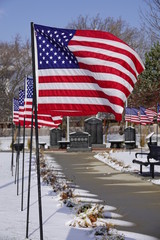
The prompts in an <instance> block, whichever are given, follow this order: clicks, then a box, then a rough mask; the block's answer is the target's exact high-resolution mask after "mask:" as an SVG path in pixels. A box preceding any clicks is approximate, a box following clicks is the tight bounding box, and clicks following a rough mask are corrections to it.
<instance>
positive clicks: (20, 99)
mask: <svg viewBox="0 0 160 240" xmlns="http://www.w3.org/2000/svg"><path fill="white" fill-rule="evenodd" d="M24 96H25V94H24V90H22V89H20V90H19V106H21V107H23V106H24Z"/></svg>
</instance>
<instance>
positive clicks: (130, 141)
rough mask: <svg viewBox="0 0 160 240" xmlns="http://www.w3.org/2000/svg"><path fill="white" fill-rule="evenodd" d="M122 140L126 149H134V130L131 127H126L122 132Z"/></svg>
mask: <svg viewBox="0 0 160 240" xmlns="http://www.w3.org/2000/svg"><path fill="white" fill-rule="evenodd" d="M124 139H125V145H126V148H135V147H136V130H135V128H133V127H127V128H126V129H125V130H124Z"/></svg>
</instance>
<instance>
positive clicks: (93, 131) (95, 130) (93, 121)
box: [84, 117, 103, 146]
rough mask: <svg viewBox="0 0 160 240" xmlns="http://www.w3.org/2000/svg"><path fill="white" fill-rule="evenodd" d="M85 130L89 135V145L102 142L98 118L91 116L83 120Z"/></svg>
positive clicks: (101, 129) (100, 123)
mask: <svg viewBox="0 0 160 240" xmlns="http://www.w3.org/2000/svg"><path fill="white" fill-rule="evenodd" d="M84 129H85V132H88V133H89V134H90V135H91V136H90V139H89V145H90V146H92V144H94V145H95V144H99V145H101V144H103V124H102V120H101V119H100V118H96V117H91V118H88V119H86V120H85V123H84Z"/></svg>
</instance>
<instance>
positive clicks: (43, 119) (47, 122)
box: [25, 77, 62, 128]
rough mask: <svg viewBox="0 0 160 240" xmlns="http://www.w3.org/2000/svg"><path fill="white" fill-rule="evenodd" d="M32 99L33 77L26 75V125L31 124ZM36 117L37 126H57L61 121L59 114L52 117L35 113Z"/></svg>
mask: <svg viewBox="0 0 160 240" xmlns="http://www.w3.org/2000/svg"><path fill="white" fill-rule="evenodd" d="M32 101H33V78H29V77H27V78H26V82H25V125H26V127H30V126H31V121H32ZM37 117H38V127H39V128H40V127H43V126H47V127H52V128H57V127H58V126H59V125H60V124H61V123H62V117H61V116H55V117H52V116H50V115H42V114H37ZM33 121H34V119H33ZM34 122H35V121H34Z"/></svg>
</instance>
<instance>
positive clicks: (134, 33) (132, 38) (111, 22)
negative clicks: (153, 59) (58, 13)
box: [67, 14, 150, 59]
mask: <svg viewBox="0 0 160 240" xmlns="http://www.w3.org/2000/svg"><path fill="white" fill-rule="evenodd" d="M67 27H68V28H74V29H95V30H101V31H106V32H110V33H112V34H114V35H115V36H117V37H118V38H120V39H122V40H123V41H124V42H126V43H128V45H129V46H130V47H132V48H133V49H134V50H135V51H136V52H137V53H138V54H139V55H140V56H141V58H142V59H144V55H145V52H146V51H148V50H149V49H150V45H149V44H148V42H147V41H146V38H145V31H144V30H143V29H137V28H134V27H130V26H129V25H128V24H127V22H126V21H123V20H122V19H121V18H118V19H114V18H112V17H106V18H105V19H102V18H101V17H100V15H99V14H98V15H97V16H95V17H93V18H89V16H82V15H80V16H79V17H78V18H77V19H76V20H75V21H72V22H71V23H69V24H68V25H67Z"/></svg>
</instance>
